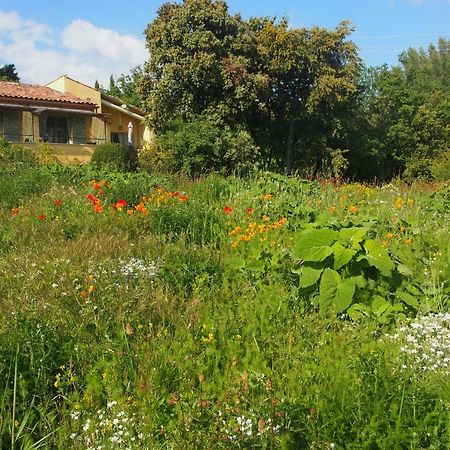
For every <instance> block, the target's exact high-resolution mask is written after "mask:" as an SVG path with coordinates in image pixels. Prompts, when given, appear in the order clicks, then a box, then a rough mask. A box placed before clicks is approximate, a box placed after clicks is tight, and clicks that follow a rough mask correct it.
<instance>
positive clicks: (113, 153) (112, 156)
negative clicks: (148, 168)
mask: <svg viewBox="0 0 450 450" xmlns="http://www.w3.org/2000/svg"><path fill="white" fill-rule="evenodd" d="M91 163H93V164H100V165H102V164H103V165H106V166H109V167H111V168H112V169H114V170H129V169H132V168H133V167H134V166H135V155H134V151H133V150H132V149H130V148H129V147H127V146H125V145H121V144H115V143H111V142H106V143H103V144H99V145H96V146H95V150H94V153H93V154H92V158H91Z"/></svg>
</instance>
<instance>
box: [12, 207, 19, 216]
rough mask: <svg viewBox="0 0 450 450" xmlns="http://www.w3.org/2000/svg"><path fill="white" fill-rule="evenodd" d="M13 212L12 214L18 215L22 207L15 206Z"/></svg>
mask: <svg viewBox="0 0 450 450" xmlns="http://www.w3.org/2000/svg"><path fill="white" fill-rule="evenodd" d="M11 212H12V215H13V216H17V214H19V212H20V208H13V209H12V210H11Z"/></svg>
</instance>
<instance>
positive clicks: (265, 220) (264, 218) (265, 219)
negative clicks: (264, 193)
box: [261, 214, 269, 222]
mask: <svg viewBox="0 0 450 450" xmlns="http://www.w3.org/2000/svg"><path fill="white" fill-rule="evenodd" d="M261 220H262V221H263V222H268V221H269V217H268V216H266V215H265V214H264V215H263V216H262V218H261Z"/></svg>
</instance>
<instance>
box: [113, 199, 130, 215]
mask: <svg viewBox="0 0 450 450" xmlns="http://www.w3.org/2000/svg"><path fill="white" fill-rule="evenodd" d="M127 205H128V203H127V202H126V201H125V200H124V199H123V198H121V199H119V200H117V202H116V203H113V205H112V206H113V208H115V209H116V210H117V211H119V212H120V211H122V209H123V208H125V206H127Z"/></svg>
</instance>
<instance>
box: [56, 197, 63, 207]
mask: <svg viewBox="0 0 450 450" xmlns="http://www.w3.org/2000/svg"><path fill="white" fill-rule="evenodd" d="M61 205H62V200H61V199H60V198H58V199H56V200H55V206H61Z"/></svg>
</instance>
